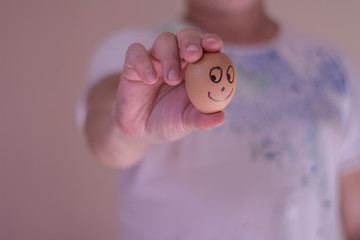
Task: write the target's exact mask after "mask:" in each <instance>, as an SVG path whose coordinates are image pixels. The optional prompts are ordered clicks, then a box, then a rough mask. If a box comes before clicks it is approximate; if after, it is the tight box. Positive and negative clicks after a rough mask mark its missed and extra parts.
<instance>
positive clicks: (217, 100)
mask: <svg viewBox="0 0 360 240" xmlns="http://www.w3.org/2000/svg"><path fill="white" fill-rule="evenodd" d="M233 90H234V88H232V89H231V92H230V93H229V95H228V96H227V97H226V98H224V99H215V98H212V97H211V96H210V91H208V97H209V98H210V99H211V100H213V101H214V102H224V101H226V100H227V99H228V98H229V97H230V96H231V94H232V92H233Z"/></svg>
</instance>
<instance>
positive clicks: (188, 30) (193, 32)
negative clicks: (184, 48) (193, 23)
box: [176, 28, 200, 39]
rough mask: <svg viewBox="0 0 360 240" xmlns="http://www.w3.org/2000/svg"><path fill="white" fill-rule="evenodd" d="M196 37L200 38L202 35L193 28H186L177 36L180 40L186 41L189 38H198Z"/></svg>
mask: <svg viewBox="0 0 360 240" xmlns="http://www.w3.org/2000/svg"><path fill="white" fill-rule="evenodd" d="M196 35H198V36H200V34H199V33H198V32H197V31H196V30H195V29H192V28H184V29H182V30H180V31H179V32H178V33H177V34H176V36H177V38H178V39H184V38H186V37H188V36H196Z"/></svg>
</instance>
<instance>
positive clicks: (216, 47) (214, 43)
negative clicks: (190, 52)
mask: <svg viewBox="0 0 360 240" xmlns="http://www.w3.org/2000/svg"><path fill="white" fill-rule="evenodd" d="M201 44H202V46H203V48H204V49H205V50H206V51H209V52H216V51H220V50H221V49H222V48H223V42H222V40H221V39H220V37H218V36H217V35H216V34H212V33H206V34H205V35H204V37H203V38H202V40H201Z"/></svg>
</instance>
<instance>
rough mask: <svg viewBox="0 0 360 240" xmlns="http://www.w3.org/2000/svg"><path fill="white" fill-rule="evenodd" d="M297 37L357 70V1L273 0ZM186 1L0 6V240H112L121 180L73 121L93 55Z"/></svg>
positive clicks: (27, 0)
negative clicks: (121, 32) (116, 35)
mask: <svg viewBox="0 0 360 240" xmlns="http://www.w3.org/2000/svg"><path fill="white" fill-rule="evenodd" d="M268 6H269V10H270V12H271V13H272V14H273V15H275V16H277V17H276V18H277V19H279V20H281V21H282V22H285V23H287V24H288V25H290V26H293V27H295V28H298V29H301V30H305V31H308V32H310V33H313V34H315V35H318V36H322V37H324V38H327V39H329V40H330V41H331V42H333V43H335V44H337V45H338V46H340V47H341V48H343V49H344V51H345V52H347V53H348V54H349V55H350V57H351V58H352V59H353V60H354V61H355V62H356V66H357V67H358V68H360V47H359V46H358V43H360V30H359V29H360V28H359V23H360V21H359V20H360V19H359V16H360V1H358V0H317V1H313V0H302V1H298V0H268ZM183 9H184V6H183V5H182V1H181V0H152V1H149V0H88V1H85V0H72V1H62V0H53V1H47V0H0V239H4V240H5V239H6V240H8V239H9V240H10V239H11V240H18V239H19V240H20V239H28V240H32V239H34V240H35V239H36V240H42V239H52V240H56V239H59V240H60V239H62V240H63V239H87V240H92V239H94V240H95V239H109V240H112V239H115V238H116V201H117V200H116V197H117V196H116V194H117V193H116V183H115V181H116V176H115V171H113V170H111V169H108V168H106V167H104V166H102V165H100V164H98V163H97V162H96V161H95V160H94V159H93V158H92V157H91V156H90V154H89V153H88V151H87V149H86V146H85V144H84V142H83V139H82V136H81V134H80V133H79V132H78V131H77V129H76V125H75V120H74V119H75V117H74V107H75V102H76V98H77V96H78V94H79V92H80V89H81V86H82V84H83V82H84V80H85V75H86V68H87V64H88V61H89V58H90V56H91V54H92V51H93V50H94V48H95V47H96V46H97V45H98V44H99V42H100V41H101V40H103V39H104V38H105V37H106V36H107V35H108V34H109V33H111V32H112V31H114V30H117V29H121V28H124V27H129V26H147V25H153V24H157V23H159V22H161V21H163V20H164V19H169V18H174V16H175V17H176V16H180V15H181V13H182V11H183Z"/></svg>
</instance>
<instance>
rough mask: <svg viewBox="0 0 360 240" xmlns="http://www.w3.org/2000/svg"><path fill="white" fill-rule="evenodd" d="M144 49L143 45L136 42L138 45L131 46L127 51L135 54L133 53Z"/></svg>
mask: <svg viewBox="0 0 360 240" xmlns="http://www.w3.org/2000/svg"><path fill="white" fill-rule="evenodd" d="M142 48H144V46H143V45H142V44H141V43H138V42H136V43H132V44H130V46H129V47H128V50H127V51H128V52H133V51H137V50H139V49H142Z"/></svg>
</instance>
